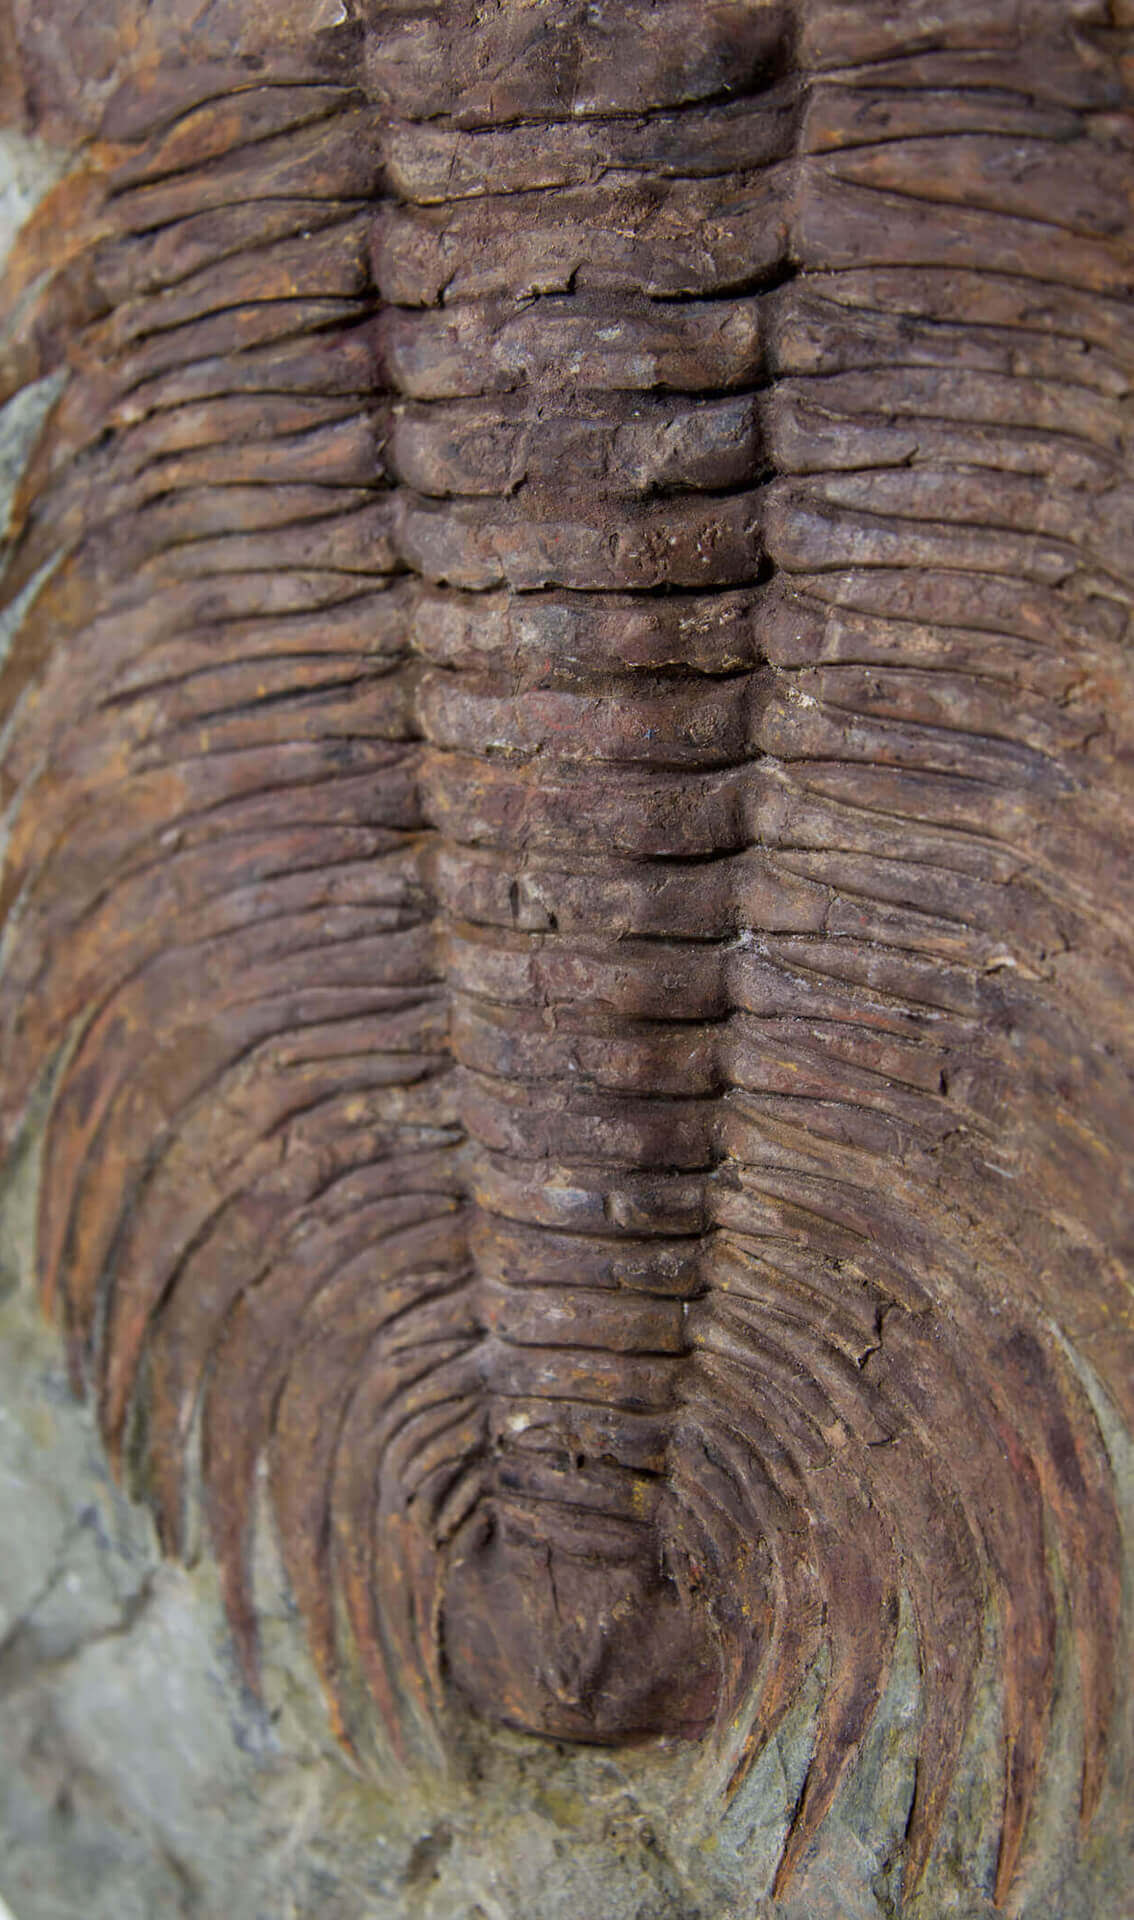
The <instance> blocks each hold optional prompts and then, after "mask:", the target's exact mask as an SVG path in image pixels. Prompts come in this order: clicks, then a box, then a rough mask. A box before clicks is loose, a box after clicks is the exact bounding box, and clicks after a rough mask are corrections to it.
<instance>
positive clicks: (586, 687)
mask: <svg viewBox="0 0 1134 1920" xmlns="http://www.w3.org/2000/svg"><path fill="white" fill-rule="evenodd" d="M199 15H200V17H199V18H197V17H193V15H192V10H190V12H189V13H188V14H187V13H186V12H185V11H184V10H183V9H175V8H173V7H166V8H161V7H159V8H156V9H155V8H148V7H147V8H143V7H139V6H136V5H134V4H132V0H123V4H122V5H121V6H118V7H115V6H114V5H110V4H108V5H106V6H98V7H93V8H92V7H89V6H83V7H77V6H74V5H70V6H68V5H65V4H50V5H48V6H46V7H45V8H41V9H40V10H39V11H38V12H37V13H36V14H34V15H33V14H32V12H31V11H30V9H28V8H26V7H25V6H24V5H23V4H22V0H9V11H8V13H7V14H5V15H3V16H2V17H0V45H6V46H7V47H8V49H9V57H8V62H7V78H6V82H5V89H4V93H3V98H4V99H5V102H6V108H7V112H8V114H9V116H10V117H13V118H17V119H22V121H23V123H24V124H25V125H28V126H31V127H33V128H40V129H43V130H45V131H47V132H48V133H50V134H51V136H52V137H53V138H56V139H61V138H67V139H69V140H72V141H74V142H77V143H78V147H77V151H78V159H77V161H76V164H75V166H74V167H73V168H72V169H71V171H70V172H69V173H68V174H67V175H66V177H65V178H64V180H63V182H62V184H61V186H60V187H59V188H58V189H57V190H56V193H55V194H54V195H53V196H52V197H51V198H50V199H49V200H48V201H47V202H46V203H45V205H44V206H43V208H41V210H40V213H39V215H38V216H37V218H36V219H35V220H34V221H33V222H32V224H31V226H30V227H29V228H28V229H27V230H26V231H25V233H24V235H23V237H22V239H21V240H20V242H19V243H18V244H17V247H16V250H15V253H14V255H13V258H12V261H11V263H10V265H9V269H8V275H7V280H6V283H5V291H4V300H5V310H6V316H7V333H6V334H5V336H4V338H3V342H2V347H0V383H2V385H0V391H2V392H3V393H5V394H8V393H12V392H15V391H16V390H17V389H18V388H20V387H21V386H23V385H25V384H27V383H29V382H31V381H33V380H35V379H37V378H40V377H42V376H44V375H46V374H49V373H53V372H56V371H65V372H66V376H67V377H66V379H65V381H64V383H63V384H62V386H61V390H60V393H59V396H58V399H57V400H56V402H55V404H54V406H53V407H52V410H51V412H50V414H49V415H48V418H47V423H46V425H45V428H44V430H43V433H42V436H41V438H40V441H39V444H38V447H37V449H36V452H35V454H34V457H33V459H32V461H31V464H30V466H29V468H28V471H27V473H26V475H25V477H24V480H23V483H22V486H21V488H20V491H19V493H18V496H17V502H16V508H15V515H14V523H13V529H12V546H11V553H10V557H9V561H8V565H7V570H6V572H5V574H4V576H3V580H2V582H0V593H2V595H3V597H4V601H5V604H6V605H7V607H8V608H9V610H10V612H11V615H12V618H11V622H10V624H12V625H13V626H14V638H13V640H12V644H11V648H10V651H9V654H8V657H7V660H6V663H5V664H4V667H3V674H2V679H0V694H2V699H3V710H4V713H5V715H6V722H5V726H6V731H5V733H4V757H3V804H4V808H5V820H6V829H7V850H6V864H5V868H4V880H3V894H2V899H0V908H2V911H3V914H4V915H5V932H4V939H3V948H2V954H0V959H2V975H0V1022H2V1028H0V1040H2V1047H3V1053H2V1063H3V1064H2V1072H3V1118H4V1125H5V1143H6V1146H7V1147H8V1148H11V1147H13V1146H14V1145H15V1144H16V1143H17V1142H18V1141H19V1140H20V1139H21V1137H22V1135H23V1133H24V1132H26V1129H27V1127H28V1126H29V1125H30V1124H32V1123H31V1122H30V1121H29V1117H28V1116H29V1114H31V1115H33V1116H37V1118H36V1120H35V1124H37V1125H41V1126H42V1131H43V1139H42V1158H41V1174H40V1212H39V1225H38V1245H37V1259H38V1272H39V1278H40V1285H41V1288H42V1293H43V1297H44V1300H45V1302H46V1303H47V1304H48V1306H49V1307H50V1309H51V1311H52V1312H53V1313H54V1314H55V1315H56V1316H57V1317H58V1319H59V1321H60V1324H61V1326H62V1327H63V1329H64V1331H65V1335H66V1339H67V1342H68V1349H69V1352H70V1355H71V1357H72V1367H73V1373H74V1377H75V1381H76V1383H77V1384H79V1385H82V1386H84V1387H86V1388H89V1391H90V1392H91V1394H92V1395H93V1396H94V1397H95V1399H96V1401H97V1406H98V1410H99V1417H100V1422H101V1428H102V1432H103V1434H104V1437H105V1441H106V1445H107V1448H108V1450H109V1452H110V1455H111V1457H112V1458H113V1459H114V1461H115V1462H118V1463H127V1462H128V1463H130V1465H131V1468H132V1471H133V1473H134V1475H135V1478H136V1480H137V1483H138V1484H139V1485H140V1486H141V1487H142V1488H143V1489H144V1490H145V1492H146V1495H147V1497H148V1498H149V1499H150V1501H151V1503H152V1505H153V1508H154V1511H155V1513H156V1515H157V1518H158V1524H159V1527H160V1530H161V1534H162V1538H163V1541H164V1542H165V1544H166V1546H167V1548H168V1550H169V1551H170V1552H171V1553H177V1552H178V1551H181V1550H183V1549H184V1545H185V1508H186V1500H187V1497H188V1491H189V1486H190V1482H191V1480H192V1479H193V1477H194V1476H196V1475H198V1474H199V1476H200V1480H201V1485H202V1487H203V1497H204V1502H205V1509H206V1513H207V1517H208V1524H209V1528H210V1531H211V1536H212V1541H213V1545H214V1548H215V1552H216V1555H217V1558H218V1562H219V1565H220V1567H221V1569H222V1574H223V1579H224V1584H225V1591H226V1598H227V1604H228V1609H229V1614H230V1617H231V1621H232V1626H233V1631H234V1635H235V1637H236V1641H237V1643H238V1645H239V1648H240V1651H241V1656H242V1659H243V1661H244V1663H245V1667H246V1670H247V1672H248V1674H249V1676H250V1677H251V1678H254V1676H255V1672H256V1660H257V1634H256V1617H255V1606H254V1600H253V1594H252V1590H251V1579H250V1571H249V1568H250V1551H251V1536H252V1522H253V1511H254V1506H255V1501H256V1495H257V1485H258V1474H259V1471H260V1469H261V1467H262V1468H263V1469H264V1471H265V1473H266V1477H267V1484H268V1487H269V1490H270V1498H271V1505H272V1510H273V1512H274V1516H275V1523H276V1526H277V1529H278V1535H279V1541H280V1547H281V1552H282V1555H283V1558H284V1561H285V1563H286V1567H287V1571H288V1575H289V1577H290V1581H291V1585H292V1588H293V1590H294V1594H295V1597H296V1600H297V1602H298V1604H299V1606H300V1608H301V1609H302V1612H303V1614H304V1616H305V1619H306V1622H307V1627H308V1631H309V1635H310V1640H311V1645H312V1648H313V1651H314V1655H315V1659H316V1662H317V1665H318V1667H319V1669H320V1672H321V1674H322V1676H323V1678H324V1681H325V1684H326V1688H327V1692H328V1696H329V1698H330V1700H331V1702H332V1707H333V1711H334V1713H335V1715H336V1720H337V1725H338V1728H339V1731H340V1734H341V1737H342V1738H343V1740H344V1741H345V1742H347V1743H348V1744H349V1745H351V1746H353V1747H354V1748H355V1749H356V1750H357V1751H359V1752H362V1751H364V1750H366V1749H367V1748H368V1746H369V1745H371V1744H372V1743H373V1740H374V1738H375V1728H377V1730H378V1738H379V1740H380V1742H381V1743H383V1744H384V1745H385V1746H386V1747H388V1748H389V1749H391V1750H393V1751H395V1752H400V1753H402V1754H403V1755H404V1756H405V1758H406V1759H407V1760H408V1761H409V1762H410V1763H411V1764H421V1762H422V1760H423V1758H424V1757H426V1756H427V1755H428V1754H429V1753H430V1752H431V1751H440V1750H443V1749H444V1747H445V1744H446V1741H447V1737H448V1735H447V1729H449V1728H450V1727H451V1725H452V1724H453V1722H454V1717H455V1716H459V1714H460V1713H461V1712H462V1711H467V1710H468V1709H469V1708H470V1707H471V1708H472V1709H473V1710H475V1711H476V1712H478V1713H479V1714H480V1715H482V1716H487V1717H488V1718H490V1719H495V1720H498V1721H502V1722H505V1723H507V1724H509V1725H512V1726H514V1727H519V1728H522V1729H526V1730H529V1731H532V1732H537V1733H544V1734H553V1735H555V1736H557V1737H560V1738H563V1739H569V1740H583V1741H595V1742H619V1741H623V1740H630V1739H641V1738H643V1737H646V1736H654V1735H669V1736H674V1735H684V1736H689V1737H690V1738H695V1739H697V1740H699V1741H701V1742H702V1745H703V1751H704V1753H705V1755H706V1769H705V1772H704V1775H703V1790H704V1792H705V1793H706V1794H712V1793H718V1794H721V1793H725V1792H727V1791H728V1790H729V1789H730V1788H731V1787H732V1786H734V1785H735V1783H736V1781H737V1780H738V1779H739V1778H740V1777H741V1776H742V1774H743V1772H744V1770H745V1768H746V1767H747V1766H748V1764H749V1763H750V1762H751V1759H752V1757H753V1756H754V1755H755V1754H756V1753H758V1752H759V1750H760V1749H761V1747H762V1746H763V1745H764V1743H766V1742H767V1741H768V1740H769V1738H770V1737H771V1736H772V1735H773V1734H774V1732H775V1730H776V1728H777V1727H778V1725H779V1723H780V1721H781V1719H782V1717H783V1715H784V1713H785V1711H786V1710H787V1708H788V1707H789V1706H790V1705H791V1703H792V1701H793V1699H794V1698H795V1697H796V1696H797V1694H798V1692H799V1690H800V1688H801V1686H802V1684H803V1681H804V1679H805V1677H806V1675H807V1674H808V1673H809V1672H811V1671H812V1670H813V1669H815V1667H816V1663H817V1662H819V1661H822V1662H823V1663H824V1664H823V1667H822V1671H823V1673H824V1675H825V1679H824V1692H823V1704H822V1707H821V1711H820V1714H819V1720H818V1727H817V1733H816V1740H815V1747H814V1753H813V1756H812V1760H811V1765H810V1770H809V1772H808V1775H807V1779H806V1784H805V1786H804V1789H803V1793H802V1796H801V1799H800V1802H799V1805H798V1807H797V1809H796V1812H795V1818H794V1822H793V1824H792V1827H791V1830H790V1833H789V1836H788V1838H787V1841H786V1845H785V1849H784V1854H783V1859H782V1862H781V1866H780V1872H779V1877H778V1882H777V1885H778V1886H779V1887H780V1888H782V1887H784V1886H786V1885H787V1884H788V1882H789V1880H790V1878H791V1875H792V1873H793V1871H794V1870H795V1869H796V1867H797V1866H798V1865H799V1863H800V1861H801V1859H802V1857H803V1855H804V1853H805V1851H806V1849H807V1848H808V1846H809V1844H810V1842H811V1841H812V1839H813V1838H814V1835H815V1833H816V1831H817V1829H818V1826H819V1824H820V1822H821V1821H822V1820H823V1818H824V1816H825V1814H826V1812H827V1811H828V1809H829V1808H830V1806H831V1803H832V1800H833V1798H834V1795H835V1793H836V1791H837V1789H838V1787H839V1785H840V1782H841V1780H842V1779H843V1777H844V1775H845V1774H846V1772H847V1770H848V1768H849V1766H850V1765H851V1764H852V1763H853V1760H854V1757H855V1754H856V1752H857V1751H858V1748H859V1746H860V1743H861V1741H862V1739H863V1737H864V1735H865V1733H866V1731H867V1730H868V1728H869V1726H870V1723H871V1719H872V1715H873V1713H874V1710H875V1708H876V1705H877V1703H878V1700H879V1698H880V1695H881V1692H882V1689H883V1687H884V1685H885V1682H886V1678H887V1674H888V1670H889V1664H890V1659H891V1654H892V1650H893V1646H894V1640H895V1632H896V1628H897V1622H898V1616H899V1607H900V1605H901V1604H902V1603H903V1600H904V1602H905V1603H906V1604H907V1605H908V1606H909V1608H910V1610H911V1614H912V1617H913V1619H914V1621H915V1623H916V1629H917V1635H918V1642H919V1648H920V1664H921V1685H922V1722H921V1732H920V1747H919V1759H918V1775H917V1787H916V1793H915V1797H914V1801H913V1806H912V1810H911V1814H910V1819H909V1825H908V1832H907V1836H906V1846H905V1886H906V1890H907V1892H908V1891H909V1890H910V1889H912V1888H913V1887H914V1886H916V1884H917V1882H918V1879H919V1877H920V1875H921V1873H922V1871H923V1869H924V1867H925V1864H926V1861H927V1858H928V1855H929V1853H930V1850H931V1849H932V1847H933V1845H934V1841H935V1837H936V1835H937V1833H938V1829H939V1826H940V1822H941V1819H942V1815H943V1810H944V1808H945V1804H946V1802H947V1799H948V1796H949V1792H950V1787H951V1784H952V1780H953V1775H954V1771H955V1767H956V1763H957V1758H958V1754H959V1752H960V1748H961V1743H962V1741H963V1739H964V1737H965V1733H966V1728H967V1725H968V1721H969V1717H970V1712H971V1708H972V1703H973V1696H974V1687H975V1682H976V1675H977V1671H978V1667H979V1666H980V1663H981V1661H982V1659H985V1658H986V1657H987V1656H988V1654H989V1650H990V1649H992V1650H994V1653H995V1659H996V1664H997V1671H998V1675H999V1686H1000V1691H1001V1698H1002V1734H1001V1757H1002V1767H1003V1816H1002V1822H1001V1841H1000V1853H999V1863H998V1867H997V1871H996V1884H995V1890H994V1891H995V1895H996V1898H997V1900H998V1901H1001V1902H1002V1901H1003V1900H1004V1899H1005V1898H1006V1897H1007V1895H1008V1890H1009V1888H1010V1885H1011V1883H1012V1879H1013V1874H1014V1872H1015V1869H1016V1866H1017V1861H1018V1856H1019V1854H1020V1849H1021V1846H1022V1845H1023V1843H1024V1840H1025V1836H1026V1833H1027V1829H1028V1820H1029V1812H1030V1809H1031V1807H1032V1803H1033V1800H1034V1797H1035V1794H1036V1790H1037V1783H1038V1781H1039V1780H1040V1778H1041V1776H1042V1772H1043V1767H1044V1756H1045V1746H1046V1738H1047V1727H1048V1722H1049V1717H1050V1714H1051V1710H1052V1696H1053V1690H1054V1685H1055V1675H1056V1655H1057V1647H1058V1644H1059V1642H1060V1638H1061V1635H1062V1636H1069V1638H1070V1643H1071V1646H1072V1659H1073V1672H1074V1685H1075V1687H1076V1688H1077V1689H1078V1693H1079V1696H1080V1701H1081V1707H1080V1724H1081V1730H1082V1731H1081V1746H1082V1755H1081V1768H1080V1785H1079V1791H1080V1794H1081V1815H1082V1820H1083V1822H1084V1824H1086V1823H1088V1822H1089V1821H1090V1819H1091V1817H1092V1814H1093V1812H1094V1809H1095V1806H1096V1802H1097V1800H1098V1796H1099V1793H1100V1791H1101V1787H1102V1782H1103V1776H1104V1769H1105V1762H1106V1754H1107V1744H1108V1734H1109V1729H1110V1726H1111V1721H1112V1716H1113V1712H1114V1701H1115V1690H1116V1676H1117V1675H1118V1674H1119V1671H1120V1658H1121V1656H1120V1651H1119V1650H1120V1645H1121V1642H1120V1626H1121V1622H1120V1609H1119V1582H1118V1549H1117V1539H1118V1534H1117V1518H1116V1511H1115V1504H1114V1495H1113V1487H1112V1473H1111V1467H1110V1463H1109V1461H1108V1458H1107V1455H1106V1451H1105V1449H1104V1447H1103V1444H1102V1440H1101V1437H1100V1433H1099V1429H1098V1426H1097V1424H1096V1419H1095V1415H1094V1413H1093V1411H1092V1407H1091V1401H1090V1398H1089V1396H1088V1391H1087V1383H1089V1384H1091V1385H1092V1388H1093V1390H1096V1391H1099V1392H1101V1393H1102V1394H1103V1395H1104V1397H1105V1398H1107V1399H1108V1400H1109V1401H1110V1402H1112V1403H1113V1405H1114V1406H1115V1407H1116V1408H1117V1409H1118V1410H1119V1411H1120V1412H1124V1413H1125V1416H1126V1417H1127V1418H1128V1419H1129V1417H1130V1414H1131V1411H1132V1406H1131V1403H1132V1399H1134V1395H1132V1392H1131V1387H1132V1377H1134V1376H1132V1369H1131V1348H1132V1341H1131V1320H1130V1306H1129V1266H1128V1261H1129V1250H1130V1246H1131V1181H1130V1154H1129V1145H1130V1125H1131V1113H1132V1102H1131V1086H1130V1063H1131V1051H1132V1045H1131V1043H1132V1035H1131V1031H1130V1017H1131V1016H1130V1008H1131V1004H1132V1001H1131V986H1132V966H1131V959H1132V943H1131V937H1130V911H1129V909H1130V891H1129V888H1130V868H1131V850H1132V846H1134V835H1132V821H1131V804H1130V799H1131V796H1130V785H1129V750H1130V730H1131V721H1132V718H1134V689H1132V687H1131V680H1130V666H1129V660H1130V654H1129V647H1128V638H1127V629H1128V617H1129V607H1130V600H1131V591H1132V587H1134V541H1132V539H1131V521H1132V513H1131V508H1132V504H1134V487H1132V482H1131V462H1130V444H1129V418H1130V416H1129V396H1130V389H1131V380H1132V375H1134V322H1132V317H1131V311H1132V310H1131V305H1130V293H1131V284H1132V279H1134V246H1132V238H1134V216H1132V183H1134V162H1132V157H1131V146H1132V143H1134V120H1132V118H1131V114H1130V94H1131V73H1132V62H1134V52H1132V46H1131V33H1130V28H1129V24H1128V22H1127V16H1126V13H1125V10H1124V8H1123V7H1122V6H1121V5H1113V6H1108V5H1107V4H1104V0H941V3H940V4H938V5H937V6H934V7H932V8H929V7H923V6H920V5H914V4H899V5H892V4H887V5H883V4H881V3H880V0H854V4H851V3H850V0H798V4H797V5H779V4H774V3H773V4H769V3H767V0H728V3H725V0H722V3H721V4H707V3H706V0H655V4H648V3H647V0H619V3H617V4H616V3H615V0H602V3H601V4H597V5H593V4H592V5H583V4H579V3H578V0H554V4H534V0H500V3H499V4H497V5H495V6H491V7H483V6H473V5H471V4H469V5H465V4H460V3H459V0H446V3H445V4H436V3H434V4H429V0H420V3H419V4H414V5H412V6H411V5H403V4H394V5H389V6H385V7H383V6H378V5H371V4H368V0H363V3H362V4H358V5H353V4H351V5H334V6H325V7H323V8H322V10H321V11H320V10H319V9H307V10H306V11H304V10H301V9H298V8H295V9H290V10H289V9H286V8H282V9H281V8H275V7H269V6H257V5H256V4H254V3H253V0H243V3H242V0H231V4H229V5H228V6H223V7H214V8H201V9H199ZM92 16H95V17H96V18H95V24H93V25H92ZM5 36H6V37H5Z"/></svg>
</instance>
